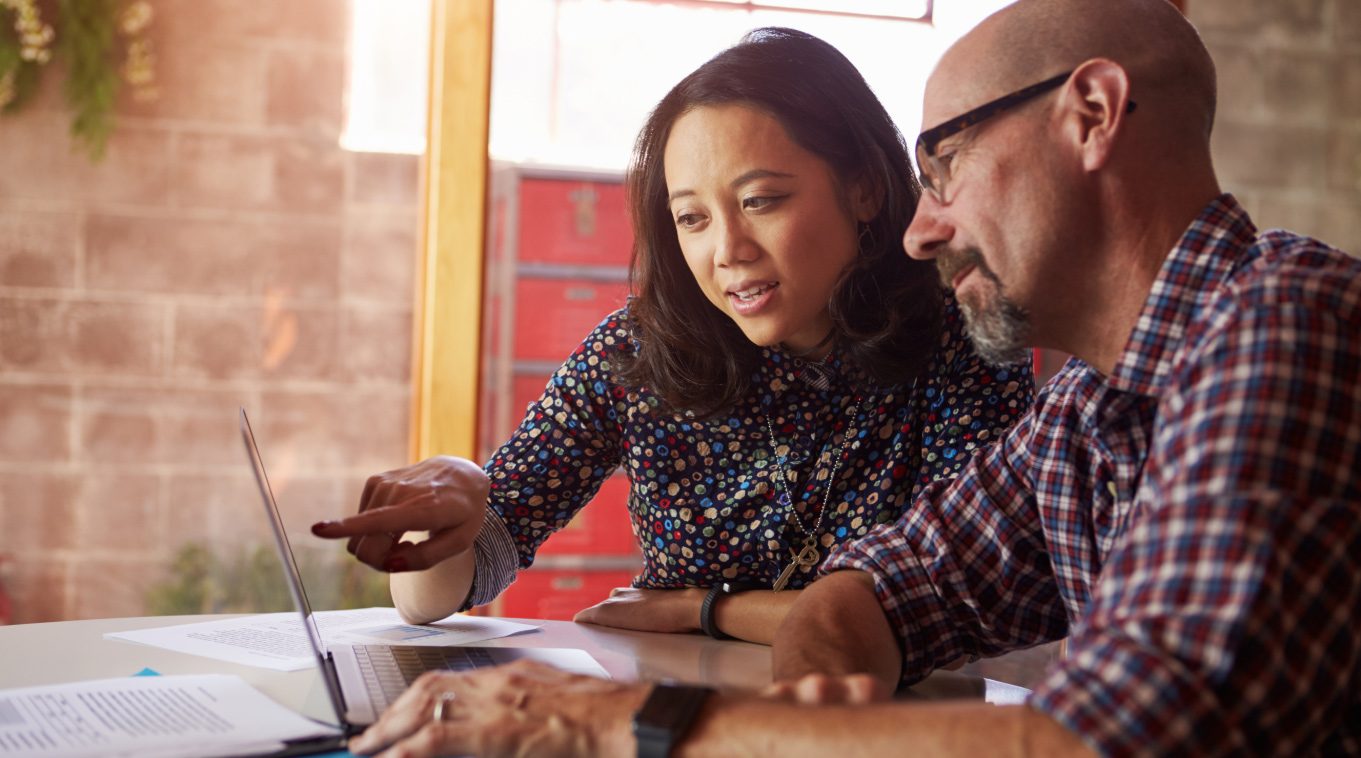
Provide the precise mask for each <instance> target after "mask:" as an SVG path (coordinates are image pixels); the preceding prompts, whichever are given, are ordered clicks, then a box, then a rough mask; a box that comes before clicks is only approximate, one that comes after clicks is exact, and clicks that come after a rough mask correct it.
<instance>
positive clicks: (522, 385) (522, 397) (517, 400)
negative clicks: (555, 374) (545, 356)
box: [510, 355, 567, 426]
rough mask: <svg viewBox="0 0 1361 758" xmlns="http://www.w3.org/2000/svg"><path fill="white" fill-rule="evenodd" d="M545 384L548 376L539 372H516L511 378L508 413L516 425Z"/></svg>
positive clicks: (539, 395)
mask: <svg viewBox="0 0 1361 758" xmlns="http://www.w3.org/2000/svg"><path fill="white" fill-rule="evenodd" d="M563 357H564V358H565V357H567V356H566V355H564V356H563ZM547 386H548V377H546V376H542V375H540V374H516V375H515V378H514V379H512V380H511V389H510V415H511V416H514V417H515V424H516V425H517V426H518V425H519V423H520V422H521V421H522V420H524V417H525V411H526V410H528V408H529V406H530V404H531V403H535V402H538V400H539V398H540V397H542V396H543V391H544V388H546V387H547Z"/></svg>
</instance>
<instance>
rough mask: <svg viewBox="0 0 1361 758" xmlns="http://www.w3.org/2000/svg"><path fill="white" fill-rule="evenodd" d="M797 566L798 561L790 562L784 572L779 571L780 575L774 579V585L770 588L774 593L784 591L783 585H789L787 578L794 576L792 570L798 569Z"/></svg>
mask: <svg viewBox="0 0 1361 758" xmlns="http://www.w3.org/2000/svg"><path fill="white" fill-rule="evenodd" d="M798 566H799V562H798V561H792V562H791V563H790V564H789V565H788V566H785V567H784V571H781V572H780V575H779V576H778V577H776V578H775V583H774V584H772V585H771V586H770V588H771V589H772V590H774V591H776V592H779V591H780V590H782V589H784V588H785V585H787V584H789V578H790V577H791V576H793V575H794V569H796V568H798Z"/></svg>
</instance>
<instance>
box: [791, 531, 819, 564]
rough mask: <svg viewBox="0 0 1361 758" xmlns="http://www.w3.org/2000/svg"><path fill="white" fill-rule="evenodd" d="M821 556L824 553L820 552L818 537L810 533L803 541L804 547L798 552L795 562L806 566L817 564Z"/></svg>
mask: <svg viewBox="0 0 1361 758" xmlns="http://www.w3.org/2000/svg"><path fill="white" fill-rule="evenodd" d="M790 552H793V551H790ZM821 558H822V553H820V552H818V541H817V539H816V538H815V537H813V536H812V535H809V536H808V538H807V539H805V540H804V541H803V549H801V550H799V552H798V554H796V555H795V556H794V563H796V564H798V565H800V566H804V567H809V566H816V565H818V561H819V560H820V559H821Z"/></svg>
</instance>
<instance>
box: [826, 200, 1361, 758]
mask: <svg viewBox="0 0 1361 758" xmlns="http://www.w3.org/2000/svg"><path fill="white" fill-rule="evenodd" d="M839 569H860V570H863V571H866V572H868V573H870V574H871V575H872V576H873V578H874V581H875V586H876V592H877V595H878V598H879V601H880V603H881V605H882V607H883V609H884V611H885V613H886V614H887V617H888V619H889V621H890V623H891V624H892V625H893V627H894V630H895V633H896V634H897V635H898V641H899V643H900V644H901V646H902V650H903V653H904V664H903V681H904V683H910V682H913V681H916V680H917V679H920V678H921V677H923V676H925V675H926V674H927V673H929V672H930V671H931V670H932V669H934V668H935V667H937V666H938V665H940V664H943V663H945V662H947V661H950V660H953V659H955V658H956V657H958V656H960V655H970V656H992V655H996V654H999V653H1003V652H1005V651H1008V650H1013V649H1017V648H1022V647H1027V646H1031V645H1035V644H1038V643H1041V642H1045V641H1049V640H1055V639H1059V638H1062V637H1064V636H1065V635H1067V636H1068V637H1069V647H1068V655H1067V656H1066V657H1065V658H1064V659H1062V660H1061V661H1058V662H1057V663H1056V664H1054V665H1053V666H1052V667H1051V669H1050V671H1049V672H1048V674H1047V677H1046V679H1045V680H1044V681H1043V683H1042V684H1041V685H1040V686H1039V687H1038V688H1037V689H1036V690H1035V692H1034V693H1033V694H1032V695H1031V697H1030V698H1029V700H1028V704H1029V706H1030V707H1032V708H1035V709H1037V710H1039V711H1041V712H1044V713H1046V714H1048V715H1050V716H1051V717H1053V718H1054V719H1055V720H1056V721H1058V722H1059V723H1060V724H1063V725H1064V726H1065V727H1067V728H1068V729H1070V730H1072V731H1073V732H1075V733H1076V734H1078V735H1080V736H1081V737H1082V738H1083V739H1084V740H1085V741H1086V742H1087V743H1088V744H1089V745H1090V746H1092V747H1093V748H1095V749H1096V750H1097V751H1098V752H1100V753H1102V754H1105V755H1132V754H1158V755H1168V754H1198V755H1212V754H1252V753H1259V752H1263V751H1265V752H1267V753H1270V754H1275V755H1305V754H1337V753H1347V754H1355V753H1361V262H1358V261H1357V260H1356V259H1353V258H1351V257H1350V256H1347V255H1346V254H1344V253H1340V252H1338V251H1336V250H1334V249H1332V248H1329V247H1327V246H1326V245H1324V244H1322V243H1320V242H1318V241H1315V240H1311V239H1308V238H1304V237H1300V236H1297V235H1294V234H1290V233H1287V232H1281V231H1271V232H1266V233H1264V234H1262V235H1260V236H1259V235H1258V233H1257V230H1256V228H1255V227H1254V226H1253V224H1252V222H1251V220H1250V219H1249V218H1248V216H1247V214H1246V213H1245V212H1244V211H1243V209H1242V208H1241V207H1240V206H1239V205H1238V203H1237V202H1236V201H1235V200H1234V198H1233V197H1232V196H1229V195H1223V196H1221V197H1219V198H1217V199H1216V200H1215V201H1214V202H1213V203H1211V204H1210V205H1209V206H1207V207H1206V208H1205V210H1204V211H1203V212H1202V213H1201V214H1200V216H1199V217H1198V218H1197V219H1196V220H1195V222H1194V223H1193V224H1192V225H1191V226H1190V228H1189V229H1188V230H1187V231H1186V233H1185V234H1184V235H1183V236H1182V238H1181V240H1180V241H1179V242H1178V244H1177V246H1176V248H1175V249H1174V250H1173V251H1172V253H1171V254H1170V255H1169V257H1168V258H1167V260H1166V261H1165V263H1164V265H1163V267H1162V269H1161V271H1160V272H1159V274H1158V277H1157V279H1156V281H1155V283H1154V285H1153V288H1152V290H1151V292H1150V294H1149V297H1148V299H1147V301H1146V302H1145V304H1144V307H1143V310H1142V313H1141V314H1140V316H1139V320H1138V323H1137V325H1136V326H1135V328H1134V331H1133V333H1132V335H1131V337H1130V340H1129V343H1128V345H1127V346H1126V348H1125V351H1124V353H1123V354H1122V356H1121V357H1120V359H1119V361H1118V363H1117V365H1116V367H1115V369H1114V371H1113V372H1112V373H1111V375H1110V376H1108V377H1107V376H1103V375H1101V374H1100V373H1099V372H1097V371H1096V370H1094V369H1093V368H1091V367H1090V366H1087V365H1086V364H1084V363H1082V362H1080V361H1077V360H1072V361H1070V362H1069V363H1068V365H1067V366H1065V367H1064V369H1063V370H1062V371H1061V372H1060V374H1059V375H1058V376H1056V377H1055V378H1054V379H1053V380H1052V381H1051V382H1050V383H1049V384H1048V385H1047V386H1046V387H1045V388H1044V389H1043V390H1042V391H1041V392H1040V393H1039V395H1038V398H1037V402H1036V406H1035V408H1034V410H1033V411H1032V412H1031V413H1030V414H1028V415H1027V416H1025V417H1024V418H1023V419H1022V420H1021V421H1020V422H1018V424H1017V425H1016V426H1015V427H1014V428H1013V429H1012V430H1011V432H1010V433H1008V435H1007V436H1006V437H1005V438H1003V439H1002V440H1000V441H999V442H998V444H996V445H995V446H994V447H993V448H992V449H990V450H988V451H986V452H982V453H979V454H978V455H977V456H976V457H975V458H974V459H973V461H972V462H971V463H970V464H969V465H968V466H967V467H966V468H965V469H964V471H963V472H962V473H961V475H960V476H959V478H958V479H956V480H955V481H954V482H952V483H948V482H942V483H937V484H935V485H933V486H932V487H930V488H929V489H927V490H926V491H924V492H923V493H922V495H921V496H920V497H919V498H918V499H917V500H916V502H915V503H914V505H913V506H912V507H911V508H909V510H908V511H907V512H906V513H905V514H904V515H903V516H902V517H901V518H900V519H899V520H898V521H897V522H895V523H893V524H890V525H887V526H886V527H883V528H880V529H879V530H877V531H876V532H874V533H871V534H870V535H867V536H866V537H863V538H861V539H860V540H858V541H855V542H852V543H850V544H848V545H846V546H845V547H844V548H843V549H842V550H841V551H839V552H838V553H836V554H835V555H834V556H832V557H831V558H830V559H829V561H828V562H827V564H826V565H825V567H824V571H835V570H839Z"/></svg>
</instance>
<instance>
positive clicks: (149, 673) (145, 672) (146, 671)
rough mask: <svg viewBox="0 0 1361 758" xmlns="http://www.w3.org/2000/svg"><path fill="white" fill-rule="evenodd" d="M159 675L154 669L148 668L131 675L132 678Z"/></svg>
mask: <svg viewBox="0 0 1361 758" xmlns="http://www.w3.org/2000/svg"><path fill="white" fill-rule="evenodd" d="M160 675H161V672H159V671H157V670H156V669H148V668H144V669H142V670H141V671H138V672H137V673H136V674H133V676H160Z"/></svg>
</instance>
